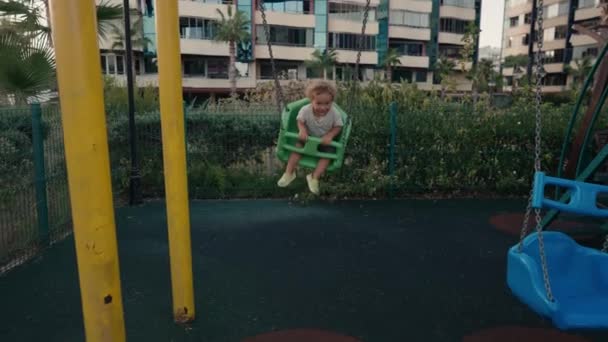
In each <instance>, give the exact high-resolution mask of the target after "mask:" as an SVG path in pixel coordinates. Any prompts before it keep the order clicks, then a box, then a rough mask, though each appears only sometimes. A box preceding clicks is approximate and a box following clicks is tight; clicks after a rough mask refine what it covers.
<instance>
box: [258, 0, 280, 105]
mask: <svg viewBox="0 0 608 342" xmlns="http://www.w3.org/2000/svg"><path fill="white" fill-rule="evenodd" d="M258 7H259V10H260V14H261V15H262V24H263V26H264V34H265V36H266V44H267V45H268V55H269V56H270V67H271V70H272V76H273V78H274V86H275V88H276V96H277V107H278V108H279V114H281V113H282V112H283V106H284V105H285V99H284V97H283V88H281V83H280V82H279V77H278V76H277V71H276V66H275V63H274V55H273V53H272V43H271V42H270V28H269V26H268V21H267V20H266V11H265V10H264V7H265V6H264V0H258Z"/></svg>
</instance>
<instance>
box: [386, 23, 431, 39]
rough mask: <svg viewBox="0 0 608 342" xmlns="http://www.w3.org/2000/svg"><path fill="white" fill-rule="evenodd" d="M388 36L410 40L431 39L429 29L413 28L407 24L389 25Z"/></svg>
mask: <svg viewBox="0 0 608 342" xmlns="http://www.w3.org/2000/svg"><path fill="white" fill-rule="evenodd" d="M388 32H389V37H390V38H404V39H412V40H426V41H428V40H431V29H428V28H415V27H409V26H396V25H391V26H389V29H388Z"/></svg>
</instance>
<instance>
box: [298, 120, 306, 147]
mask: <svg viewBox="0 0 608 342" xmlns="http://www.w3.org/2000/svg"><path fill="white" fill-rule="evenodd" d="M297 121H298V130H299V134H300V140H301V141H302V142H303V143H305V142H306V140H308V130H307V129H306V124H305V123H304V122H302V121H300V120H297Z"/></svg>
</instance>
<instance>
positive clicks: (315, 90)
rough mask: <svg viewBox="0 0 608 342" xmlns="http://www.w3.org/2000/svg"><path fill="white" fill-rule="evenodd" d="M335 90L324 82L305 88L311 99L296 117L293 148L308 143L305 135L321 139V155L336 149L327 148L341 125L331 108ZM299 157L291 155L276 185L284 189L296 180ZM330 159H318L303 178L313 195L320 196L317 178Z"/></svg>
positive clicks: (307, 95) (315, 82)
mask: <svg viewBox="0 0 608 342" xmlns="http://www.w3.org/2000/svg"><path fill="white" fill-rule="evenodd" d="M336 93H337V91H336V88H335V87H334V86H333V85H332V84H331V83H329V82H327V81H314V82H312V83H311V84H309V85H308V87H307V88H306V97H308V98H309V99H310V104H307V105H305V106H303V107H302V109H300V112H299V113H298V116H297V118H296V120H297V122H298V130H299V135H300V137H299V142H298V143H297V145H296V146H298V147H303V146H304V144H306V140H308V136H313V137H318V138H321V140H322V142H321V146H319V151H320V152H329V153H334V152H335V151H336V149H335V147H333V146H330V144H331V142H332V140H333V139H334V137H335V136H336V135H338V134H339V133H340V131H341V130H342V126H344V123H343V122H342V116H341V115H340V114H339V113H338V112H337V111H336V110H335V109H334V108H333V106H332V105H333V102H334V99H335V98H336ZM300 158H301V155H300V154H299V153H296V152H293V153H292V154H291V155H290V156H289V159H288V161H287V168H286V169H285V173H283V176H282V177H281V179H279V181H278V183H277V185H278V186H280V187H286V186H288V185H289V184H291V182H292V181H293V180H294V179H296V172H295V169H296V166H297V165H298V162H299V161H300ZM329 163H330V160H329V159H325V158H321V159H319V162H318V163H317V167H316V168H315V170H314V172H313V173H312V174H308V175H306V182H307V183H308V189H309V190H310V192H312V193H313V194H315V195H318V194H319V178H321V176H322V175H323V174H324V173H325V170H326V169H327V166H329Z"/></svg>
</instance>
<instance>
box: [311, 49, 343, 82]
mask: <svg viewBox="0 0 608 342" xmlns="http://www.w3.org/2000/svg"><path fill="white" fill-rule="evenodd" d="M337 61H338V53H337V52H336V50H335V49H328V50H325V51H323V52H321V50H318V49H317V50H315V51H314V52H313V53H312V59H311V60H307V61H304V64H305V65H306V66H307V67H309V68H311V69H313V70H315V71H317V72H319V73H320V74H323V79H324V80H326V79H327V71H328V70H329V71H331V70H332V68H333V67H334V65H336V62H337Z"/></svg>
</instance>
